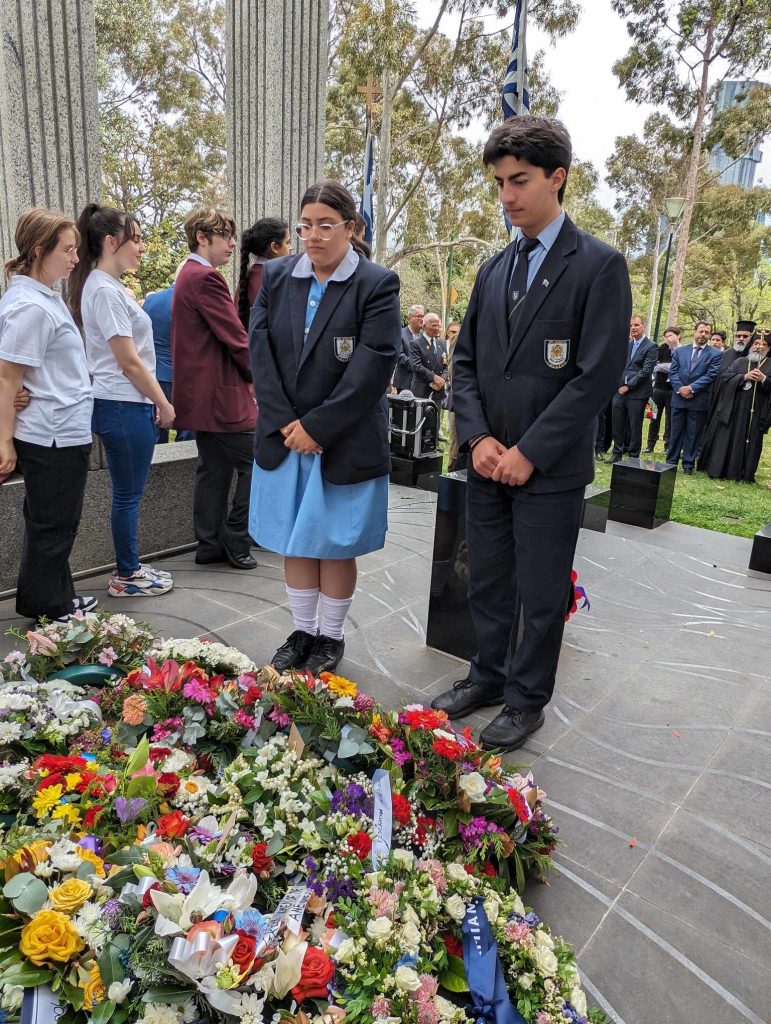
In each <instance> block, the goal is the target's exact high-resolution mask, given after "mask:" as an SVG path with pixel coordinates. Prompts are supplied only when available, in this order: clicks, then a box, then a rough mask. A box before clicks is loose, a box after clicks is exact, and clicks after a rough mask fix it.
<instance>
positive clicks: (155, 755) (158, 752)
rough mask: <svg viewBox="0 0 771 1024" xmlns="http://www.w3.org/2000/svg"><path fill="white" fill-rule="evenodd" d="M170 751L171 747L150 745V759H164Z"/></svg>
mask: <svg viewBox="0 0 771 1024" xmlns="http://www.w3.org/2000/svg"><path fill="white" fill-rule="evenodd" d="M170 753H171V747H150V760H151V761H160V760H165V759H166V758H167V757H168V756H169V754H170Z"/></svg>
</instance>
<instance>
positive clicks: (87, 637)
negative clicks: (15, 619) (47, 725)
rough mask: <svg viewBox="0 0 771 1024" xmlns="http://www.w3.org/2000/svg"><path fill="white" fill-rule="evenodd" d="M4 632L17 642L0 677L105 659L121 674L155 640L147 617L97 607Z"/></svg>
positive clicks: (40, 676)
mask: <svg viewBox="0 0 771 1024" xmlns="http://www.w3.org/2000/svg"><path fill="white" fill-rule="evenodd" d="M7 635H8V636H15V637H16V638H17V639H18V640H20V641H21V642H22V647H20V648H19V649H18V650H14V651H11V652H10V654H7V655H6V656H5V658H4V659H3V662H2V665H0V682H3V681H4V680H6V681H8V680H10V681H16V680H26V681H30V680H35V679H37V680H44V679H47V678H48V677H49V676H50V675H51V674H52V673H53V672H57V671H60V670H62V669H64V668H67V667H68V666H71V665H104V666H105V667H106V668H111V669H113V670H114V673H115V675H116V676H119V675H123V674H125V673H126V672H128V671H130V670H131V669H132V668H135V667H136V666H137V665H141V664H142V661H143V660H144V655H145V651H146V650H147V648H148V647H149V646H150V644H151V643H152V642H153V641H154V640H155V633H154V632H153V631H152V630H151V628H150V626H149V625H148V624H147V623H145V622H143V623H137V622H134V620H133V619H130V618H129V617H128V616H127V615H111V614H110V613H109V612H106V611H101V610H100V611H98V612H96V613H92V614H88V615H85V614H84V613H83V612H75V613H74V614H73V615H71V616H70V617H69V621H68V623H67V625H66V626H55V625H54V624H53V623H49V624H47V625H42V626H40V627H39V628H38V629H36V630H28V631H27V632H26V633H23V632H22V631H21V630H18V629H9V630H8V632H7Z"/></svg>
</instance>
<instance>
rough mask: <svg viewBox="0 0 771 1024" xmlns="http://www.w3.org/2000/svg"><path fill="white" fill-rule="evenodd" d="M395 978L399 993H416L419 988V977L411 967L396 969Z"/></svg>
mask: <svg viewBox="0 0 771 1024" xmlns="http://www.w3.org/2000/svg"><path fill="white" fill-rule="evenodd" d="M395 977H396V987H397V988H398V989H399V991H400V992H417V991H418V989H419V988H420V975H419V974H418V972H417V971H413V969H412V968H411V967H397V968H396V975H395Z"/></svg>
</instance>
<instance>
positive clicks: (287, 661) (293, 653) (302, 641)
mask: <svg viewBox="0 0 771 1024" xmlns="http://www.w3.org/2000/svg"><path fill="white" fill-rule="evenodd" d="M315 642H316V637H315V636H313V634H311V633H306V632H305V631H304V630H302V629H296V630H295V631H294V633H290V634H289V636H288V637H287V638H286V642H285V643H283V644H282V645H281V646H280V647H279V649H278V650H277V651H276V653H275V654H274V655H273V660H272V661H271V665H272V666H273V668H274V669H275V670H276V672H289V670H290V669H293V668H303V666H304V665H305V662H306V660H307V658H308V655H309V654H310V653H311V651H312V650H313V645H314V643H315Z"/></svg>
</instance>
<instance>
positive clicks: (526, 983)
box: [517, 974, 535, 992]
mask: <svg viewBox="0 0 771 1024" xmlns="http://www.w3.org/2000/svg"><path fill="white" fill-rule="evenodd" d="M534 981H535V978H534V977H533V975H532V974H520V976H519V977H518V978H517V984H518V985H519V987H520V988H523V989H524V990H525V992H527V991H528V990H529V989H531V988H532V987H533V982H534Z"/></svg>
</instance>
